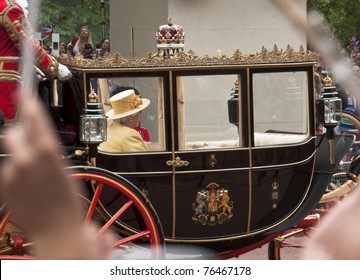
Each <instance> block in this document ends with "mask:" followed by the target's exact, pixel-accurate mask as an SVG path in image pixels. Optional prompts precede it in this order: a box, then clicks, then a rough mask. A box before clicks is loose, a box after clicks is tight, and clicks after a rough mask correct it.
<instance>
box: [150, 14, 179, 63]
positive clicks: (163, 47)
mask: <svg viewBox="0 0 360 280" xmlns="http://www.w3.org/2000/svg"><path fill="white" fill-rule="evenodd" d="M156 41H157V49H158V56H161V57H164V58H169V57H172V56H174V55H175V54H176V53H178V52H182V51H183V50H184V47H185V44H184V43H185V32H184V30H183V28H182V26H181V25H178V24H173V23H172V22H171V17H169V18H168V23H167V24H164V25H160V26H159V28H158V31H157V32H156Z"/></svg>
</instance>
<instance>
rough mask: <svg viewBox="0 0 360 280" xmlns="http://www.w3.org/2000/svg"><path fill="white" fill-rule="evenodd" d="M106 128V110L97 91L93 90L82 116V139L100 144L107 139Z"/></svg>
mask: <svg viewBox="0 0 360 280" xmlns="http://www.w3.org/2000/svg"><path fill="white" fill-rule="evenodd" d="M106 128H107V121H106V116H105V115H104V110H103V109H102V106H101V103H99V102H98V98H97V95H96V93H95V92H94V90H91V92H90V94H89V102H87V103H86V107H85V108H84V114H83V115H81V116H80V140H81V141H82V142H84V143H85V144H87V145H99V144H100V143H102V142H104V141H106Z"/></svg>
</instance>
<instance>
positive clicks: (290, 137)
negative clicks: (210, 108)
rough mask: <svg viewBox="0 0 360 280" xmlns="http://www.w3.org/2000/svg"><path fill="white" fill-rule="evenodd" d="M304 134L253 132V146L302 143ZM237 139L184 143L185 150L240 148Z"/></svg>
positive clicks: (304, 137) (305, 136)
mask: <svg viewBox="0 0 360 280" xmlns="http://www.w3.org/2000/svg"><path fill="white" fill-rule="evenodd" d="M307 137H308V136H307V135H306V134H288V133H266V132H255V134H254V138H255V146H266V145H282V144H292V143H299V142H302V141H304V140H305V139H306V138H307ZM240 146H241V145H239V140H238V139H231V140H224V141H193V142H187V143H186V149H213V148H225V149H226V148H236V147H240Z"/></svg>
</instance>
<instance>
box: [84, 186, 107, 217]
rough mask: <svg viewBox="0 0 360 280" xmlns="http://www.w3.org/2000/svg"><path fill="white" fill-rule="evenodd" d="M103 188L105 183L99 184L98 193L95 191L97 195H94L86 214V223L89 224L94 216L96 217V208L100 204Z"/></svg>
mask: <svg viewBox="0 0 360 280" xmlns="http://www.w3.org/2000/svg"><path fill="white" fill-rule="evenodd" d="M103 187H104V183H100V184H98V186H97V188H96V191H95V194H94V197H93V199H92V200H91V204H90V207H89V210H88V212H87V214H86V218H85V223H89V222H90V220H91V218H92V216H93V215H94V212H95V209H96V206H97V204H98V202H99V198H100V195H101V192H102V190H103Z"/></svg>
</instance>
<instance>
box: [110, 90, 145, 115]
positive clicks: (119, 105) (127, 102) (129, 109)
mask: <svg viewBox="0 0 360 280" xmlns="http://www.w3.org/2000/svg"><path fill="white" fill-rule="evenodd" d="M109 101H110V103H111V107H112V109H111V110H110V111H109V112H107V113H106V116H107V117H108V118H109V119H110V120H114V119H121V118H124V117H127V116H130V115H132V114H135V113H137V112H140V111H142V110H144V109H145V108H146V107H147V106H149V104H150V100H149V99H146V98H141V97H140V96H139V95H136V94H135V91H134V90H133V89H128V90H124V91H121V92H119V93H117V94H115V95H114V96H112V97H110V99H109Z"/></svg>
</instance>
